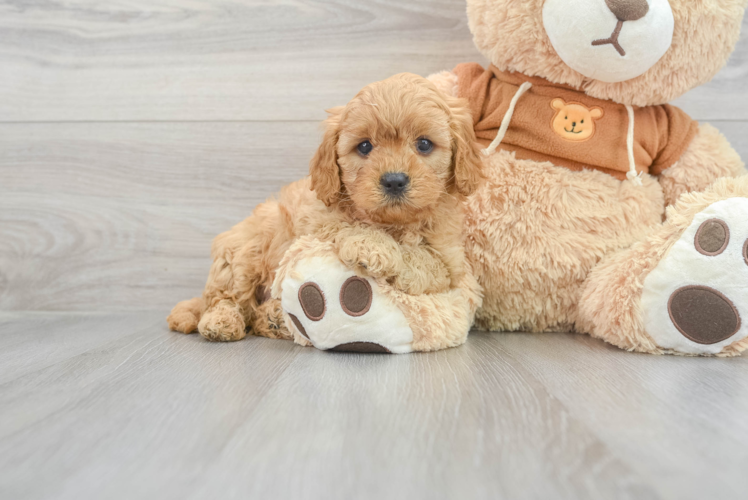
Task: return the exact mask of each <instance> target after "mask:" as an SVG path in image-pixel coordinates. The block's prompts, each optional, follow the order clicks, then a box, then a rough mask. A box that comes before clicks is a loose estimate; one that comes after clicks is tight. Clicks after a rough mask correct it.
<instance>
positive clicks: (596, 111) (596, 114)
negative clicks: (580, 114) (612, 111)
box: [590, 108, 605, 120]
mask: <svg viewBox="0 0 748 500" xmlns="http://www.w3.org/2000/svg"><path fill="white" fill-rule="evenodd" d="M604 114H605V113H604V111H603V109H602V108H592V109H591V110H590V116H591V117H592V119H594V120H599V119H600V118H602V117H603V115H604Z"/></svg>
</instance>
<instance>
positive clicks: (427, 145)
mask: <svg viewBox="0 0 748 500" xmlns="http://www.w3.org/2000/svg"><path fill="white" fill-rule="evenodd" d="M416 149H418V152H419V153H421V154H424V155H427V154H429V153H430V152H432V151H433V150H434V143H433V142H431V141H430V140H428V139H426V138H425V137H421V138H420V139H418V140H417V141H416Z"/></svg>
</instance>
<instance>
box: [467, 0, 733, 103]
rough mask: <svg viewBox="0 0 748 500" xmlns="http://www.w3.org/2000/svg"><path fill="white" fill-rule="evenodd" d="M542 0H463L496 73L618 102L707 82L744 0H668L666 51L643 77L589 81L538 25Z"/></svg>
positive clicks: (668, 96) (724, 54)
mask: <svg viewBox="0 0 748 500" xmlns="http://www.w3.org/2000/svg"><path fill="white" fill-rule="evenodd" d="M544 3H545V0H468V18H469V21H470V29H471V31H472V32H473V35H474V38H475V44H476V46H477V47H478V49H479V50H480V51H481V52H482V53H483V55H485V56H486V58H488V60H490V61H491V62H492V63H493V64H494V65H496V66H497V67H498V68H499V69H501V70H502V71H518V72H520V73H524V74H526V75H529V76H540V77H543V78H546V79H548V80H550V81H552V82H554V83H563V84H568V85H572V86H574V87H579V88H582V89H584V90H585V92H586V93H587V94H589V95H591V96H592V97H597V98H599V99H609V100H612V101H615V102H618V103H621V104H632V105H634V106H650V105H653V104H665V103H667V102H670V101H672V100H673V99H675V98H676V97H678V96H680V95H682V94H684V93H685V92H687V91H689V90H690V89H692V88H694V87H697V86H699V85H701V84H703V83H705V82H707V81H709V80H710V79H711V78H712V77H713V76H714V75H715V74H717V72H718V71H719V70H720V69H721V68H722V67H723V66H724V65H725V63H726V62H727V58H728V57H729V55H730V54H731V53H732V51H733V49H734V47H735V44H736V43H737V41H738V38H739V36H740V26H741V23H742V19H743V13H744V9H745V6H746V2H745V0H671V1H670V6H671V8H672V10H673V16H674V17H675V32H674V33H673V43H672V46H671V47H670V50H668V52H667V53H666V54H665V56H664V57H663V58H662V59H660V61H659V62H658V63H657V64H655V65H654V66H653V67H652V68H650V69H649V70H648V71H647V72H646V73H644V74H643V75H641V76H639V77H637V78H634V79H633V80H628V81H625V82H621V83H605V82H601V81H597V80H589V79H587V78H585V77H584V76H583V75H582V74H580V73H578V72H576V71H574V70H573V69H571V68H570V67H569V66H567V65H566V64H564V62H563V61H562V60H561V58H560V57H559V56H558V54H556V51H555V50H554V49H553V46H552V45H551V42H550V40H549V39H548V35H547V34H546V32H545V28H544V27H543V4H544Z"/></svg>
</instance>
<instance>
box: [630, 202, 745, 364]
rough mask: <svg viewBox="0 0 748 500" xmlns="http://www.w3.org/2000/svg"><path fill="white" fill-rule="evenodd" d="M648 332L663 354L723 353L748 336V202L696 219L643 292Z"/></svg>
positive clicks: (719, 206)
mask: <svg viewBox="0 0 748 500" xmlns="http://www.w3.org/2000/svg"><path fill="white" fill-rule="evenodd" d="M641 303H642V312H643V316H644V318H643V319H644V328H645V330H646V331H647V333H648V334H649V335H650V336H651V337H652V339H653V340H654V341H655V342H656V343H657V345H658V346H660V347H661V348H663V349H666V350H672V351H675V352H679V353H683V354H702V355H704V354H712V355H714V354H719V353H721V352H723V351H724V350H725V349H726V348H728V347H729V346H731V345H734V344H736V343H737V342H740V341H741V340H743V339H744V338H746V337H747V336H748V198H731V199H727V200H722V201H719V202H716V203H714V204H712V205H710V206H709V207H707V208H706V209H705V210H703V211H702V212H700V213H698V214H696V216H695V217H694V218H693V221H692V222H691V224H690V225H689V226H688V228H687V229H686V231H685V232H684V233H683V234H682V236H681V237H680V239H678V241H677V242H676V243H675V244H674V245H673V246H672V248H671V249H670V252H669V253H668V254H667V256H666V257H665V258H664V259H663V260H662V261H661V262H660V263H659V264H658V265H657V267H656V268H655V269H654V270H653V271H652V272H651V273H650V274H649V275H648V276H647V278H646V279H645V281H644V288H643V290H642V299H641Z"/></svg>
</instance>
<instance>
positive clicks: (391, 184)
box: [379, 172, 410, 197]
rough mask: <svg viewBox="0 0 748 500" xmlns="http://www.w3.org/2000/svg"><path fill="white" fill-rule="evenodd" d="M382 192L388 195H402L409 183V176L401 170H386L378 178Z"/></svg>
mask: <svg viewBox="0 0 748 500" xmlns="http://www.w3.org/2000/svg"><path fill="white" fill-rule="evenodd" d="M379 184H381V185H382V189H384V192H385V193H387V194H388V195H390V196H397V197H399V196H402V195H403V194H404V193H405V190H406V189H408V184H410V177H408V176H407V175H406V174H404V173H402V172H388V173H386V174H383V175H382V177H380V178H379Z"/></svg>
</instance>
